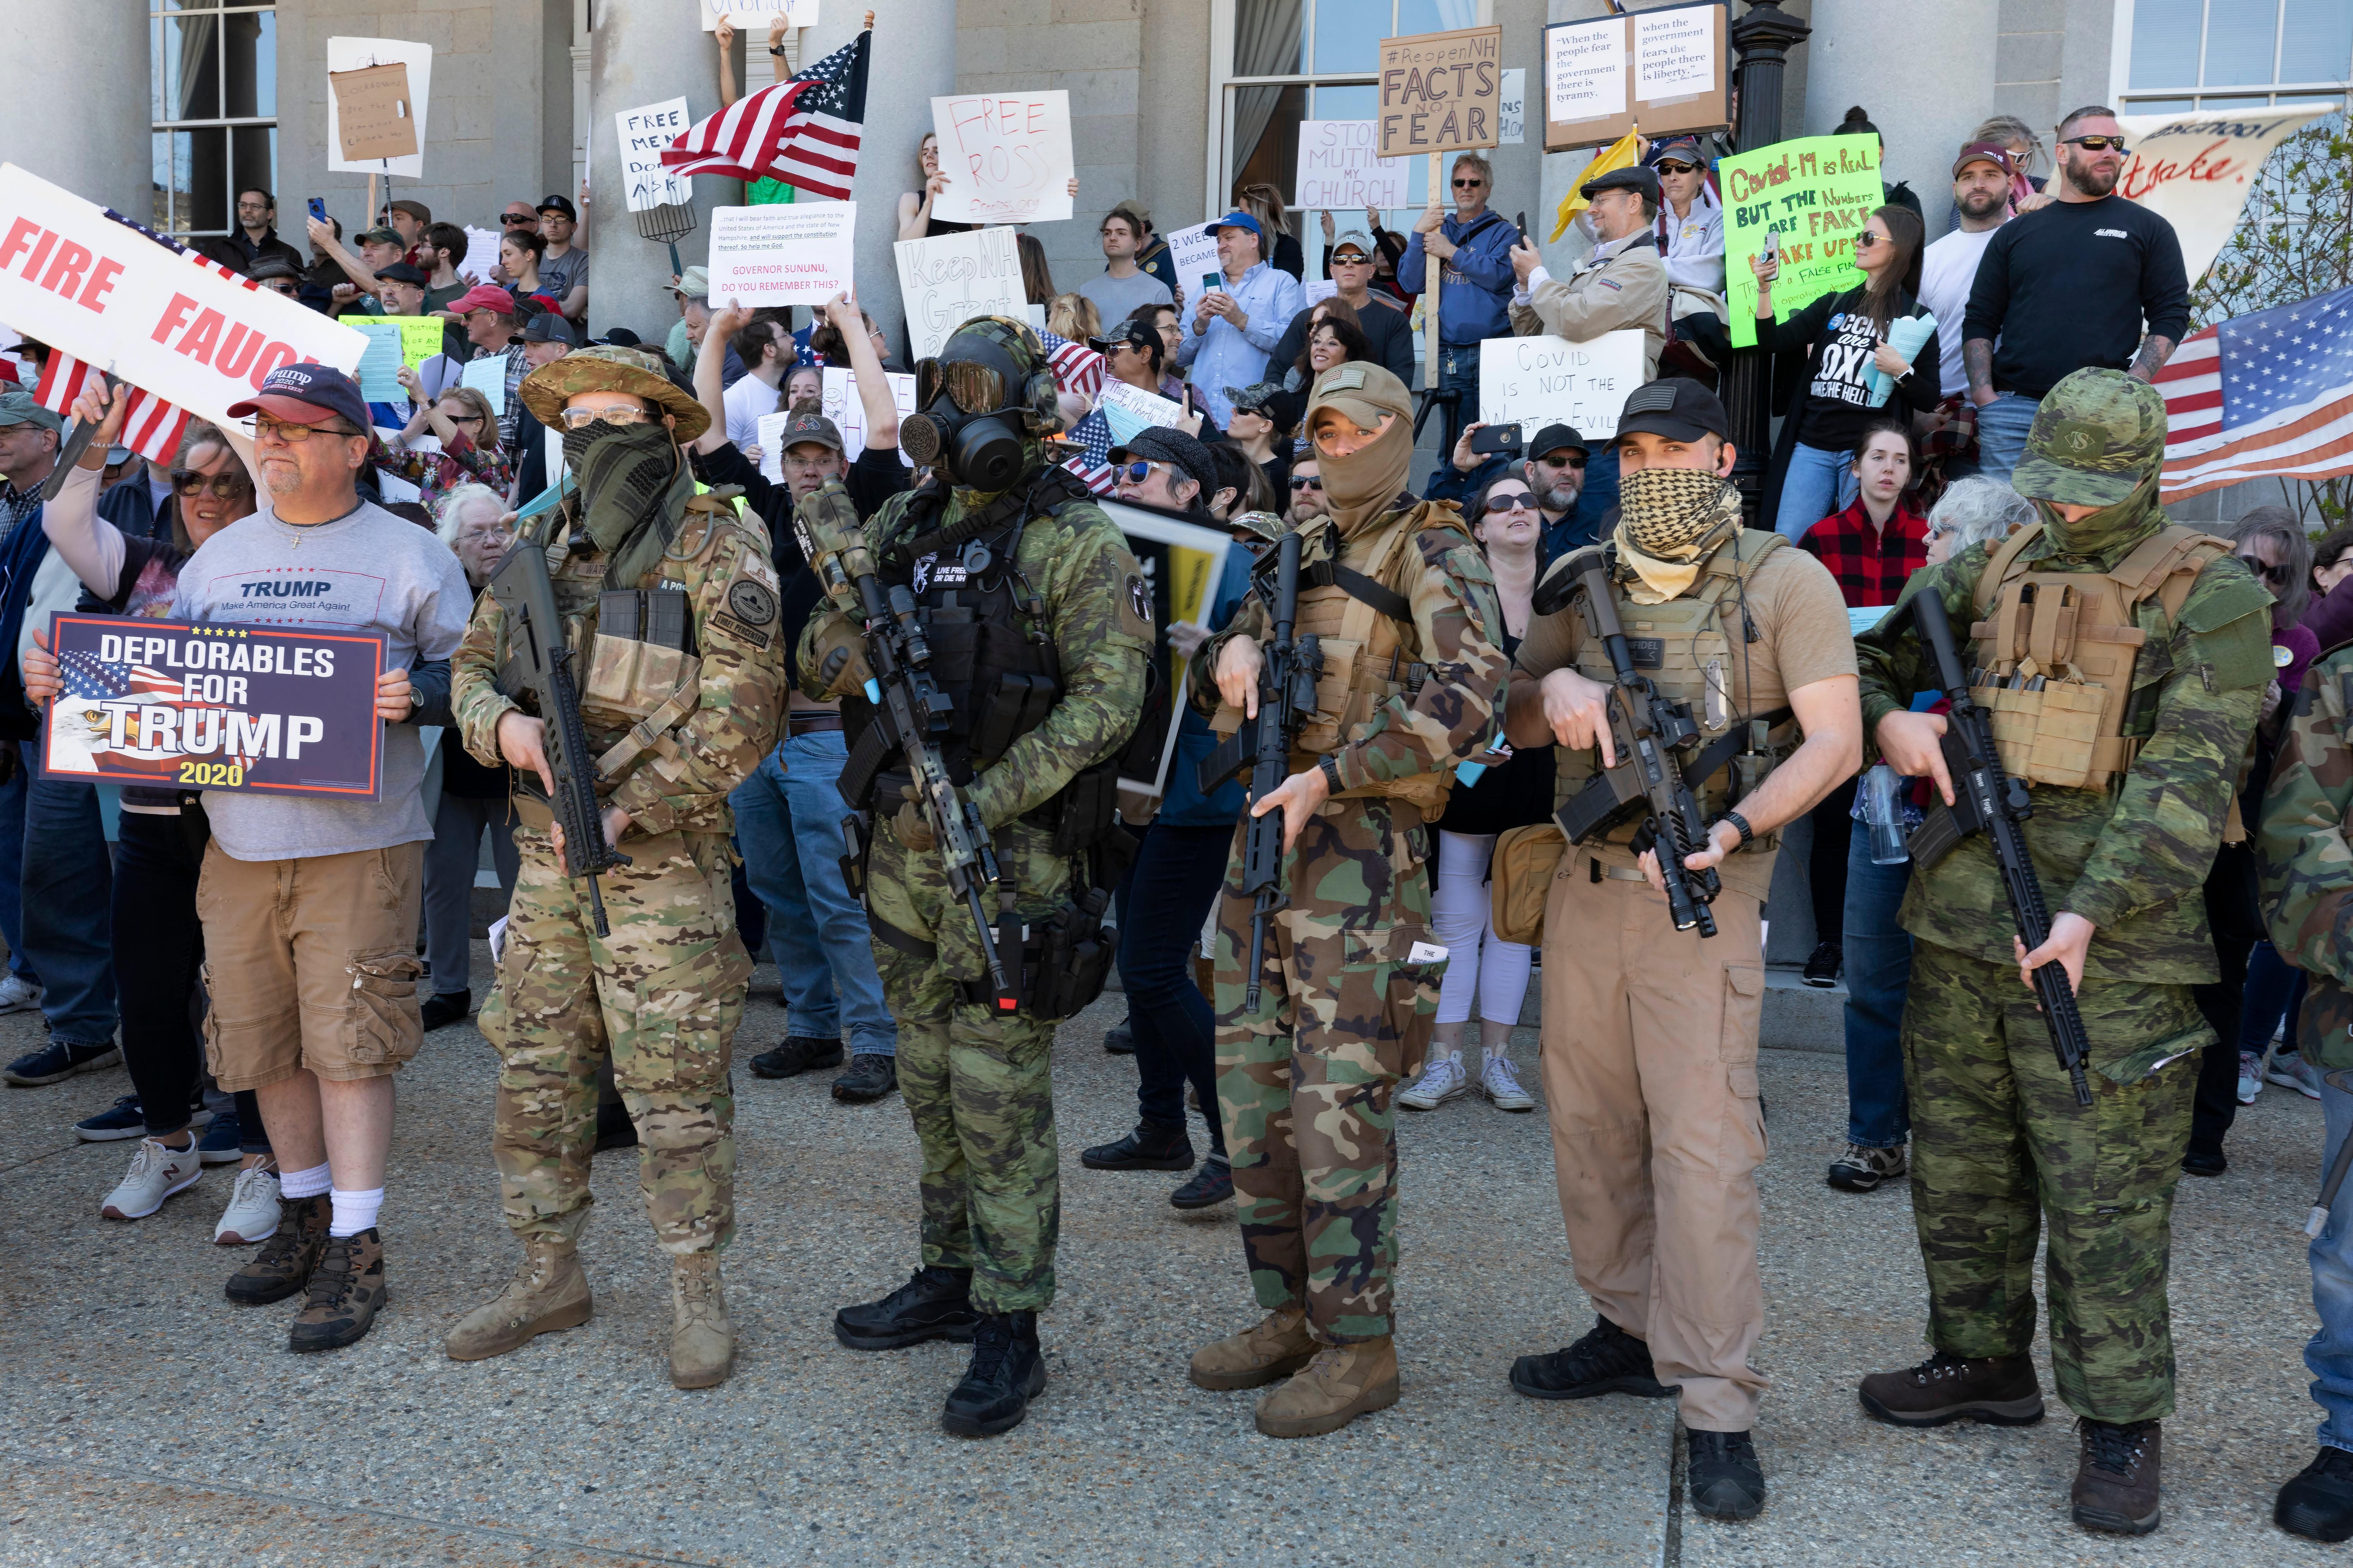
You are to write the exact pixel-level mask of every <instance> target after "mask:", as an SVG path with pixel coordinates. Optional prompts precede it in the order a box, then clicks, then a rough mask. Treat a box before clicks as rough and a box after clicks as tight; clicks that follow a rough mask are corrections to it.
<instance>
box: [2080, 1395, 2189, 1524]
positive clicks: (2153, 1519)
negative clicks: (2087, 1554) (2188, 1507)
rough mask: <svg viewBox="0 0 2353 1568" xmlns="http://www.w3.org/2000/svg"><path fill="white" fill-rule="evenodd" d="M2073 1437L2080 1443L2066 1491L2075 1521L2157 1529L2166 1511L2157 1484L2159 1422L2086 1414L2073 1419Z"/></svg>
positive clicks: (2160, 1444) (2160, 1447)
mask: <svg viewBox="0 0 2353 1568" xmlns="http://www.w3.org/2000/svg"><path fill="white" fill-rule="evenodd" d="M2075 1436H2076V1440H2077V1441H2078V1442H2080V1443H2081V1444H2082V1445H2083V1447H2084V1457H2083V1458H2082V1460H2081V1461H2079V1462H2078V1463H2077V1465H2076V1466H2075V1485H2074V1488H2073V1490H2071V1491H2070V1492H2069V1493H2068V1494H2067V1500H2068V1501H2070V1502H2072V1503H2073V1504H2074V1506H2075V1522H2076V1523H2077V1524H2080V1525H2082V1526H2083V1527H2084V1529H2085V1530H2102V1531H2110V1532H2112V1533H2114V1534H2116V1535H2147V1533H2148V1532H2149V1531H2152V1530H2155V1529H2156V1528H2157V1527H2158V1524H2159V1523H2160V1522H2161V1521H2162V1520H2163V1517H2164V1512H2165V1510H2164V1506H2163V1503H2164V1498H2163V1489H2162V1488H2160V1487H2159V1486H2158V1460H2159V1459H2161V1458H2163V1457H2164V1452H2165V1447H2164V1441H2165V1440H2164V1434H2163V1433H2162V1432H2160V1431H2159V1430H2158V1424H2157V1423H2156V1422H2154V1421H2134V1422H2130V1423H2128V1424H2126V1425H2125V1426H2116V1424H2114V1423H2112V1422H2107V1421H2094V1420H2093V1419H2091V1418H2090V1417H2089V1416H2085V1417H2084V1419H2082V1420H2080V1421H2078V1422H2076V1423H2075Z"/></svg>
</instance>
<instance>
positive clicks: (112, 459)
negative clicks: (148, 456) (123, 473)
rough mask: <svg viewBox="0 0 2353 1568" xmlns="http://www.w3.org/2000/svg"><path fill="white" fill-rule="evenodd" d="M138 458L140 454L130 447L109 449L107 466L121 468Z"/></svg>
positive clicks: (107, 451) (107, 450)
mask: <svg viewBox="0 0 2353 1568" xmlns="http://www.w3.org/2000/svg"><path fill="white" fill-rule="evenodd" d="M136 456H138V454H137V453H135V452H133V451H132V449H131V448H130V447H108V448H107V449H106V466H107V467H108V468H121V467H122V465H123V464H125V463H127V462H129V461H130V460H131V459H132V458H134V457H136Z"/></svg>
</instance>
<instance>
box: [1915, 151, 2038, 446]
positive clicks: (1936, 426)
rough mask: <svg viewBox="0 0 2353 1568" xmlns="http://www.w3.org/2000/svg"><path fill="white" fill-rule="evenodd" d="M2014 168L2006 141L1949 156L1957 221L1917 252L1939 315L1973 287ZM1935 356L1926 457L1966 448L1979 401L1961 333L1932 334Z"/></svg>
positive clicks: (2006, 201)
mask: <svg viewBox="0 0 2353 1568" xmlns="http://www.w3.org/2000/svg"><path fill="white" fill-rule="evenodd" d="M2017 173H2018V165H2017V163H2015V162H2014V161H2013V160H2012V159H2011V158H2010V152H2009V150H2008V149H2007V148H2005V147H2002V146H2000V145H1999V144H1998V143H1995V142H1971V143H1969V144H1968V146H1966V147H1964V148H1962V149H1961V155H1960V157H1959V158H1957V159H1956V160H1955V161H1954V163H1953V210H1954V213H1955V214H1956V215H1957V219H1958V221H1959V224H1960V226H1959V227H1958V228H1957V229H1955V230H1954V231H1953V232H1952V233H1950V234H1948V235H1947V236H1945V237H1944V238H1942V239H1940V240H1938V241H1936V244H1934V245H1932V246H1930V247H1928V248H1927V249H1926V250H1925V251H1923V252H1921V253H1920V289H1919V300H1920V303H1921V304H1923V305H1925V306H1926V307H1927V308H1928V313H1929V314H1930V315H1932V316H1934V317H1936V320H1937V321H1939V322H1952V321H1961V320H1962V319H1963V318H1964V317H1966V316H1967V314H1968V308H1969V292H1970V290H1971V289H1973V288H1974V287H1975V286H1976V283H1977V276H1978V262H1980V261H1982V260H1983V259H1984V258H1985V253H1986V247H1987V246H1989V245H1990V244H1991V243H1993V236H1994V231H1995V230H1996V229H1998V228H2000V226H2002V225H2003V224H2005V223H2007V222H2009V221H2010V191H2011V189H2012V188H2013V185H2014V183H2015V180H2016V176H2017ZM1936 356H1937V359H1938V360H1939V362H1940V363H1939V365H1938V369H1939V372H1940V379H1939V383H1938V387H1937V395H1938V396H1939V397H1940V398H1941V399H1942V400H1943V401H1942V402H1941V404H1940V405H1938V407H1937V409H1936V413H1935V414H1934V415H1933V416H1930V419H1931V423H1930V424H1929V425H1928V426H1927V427H1926V429H1927V435H1926V440H1925V441H1924V443H1923V445H1924V447H1926V452H1925V454H1924V455H1925V456H1926V457H1929V458H1936V457H1940V456H1947V455H1948V454H1968V453H1969V452H1970V449H1971V447H1972V446H1973V444H1974V441H1975V437H1976V433H1977V408H1976V405H1974V404H1972V403H1971V402H1970V401H1969V398H1968V392H1969V375H1968V368H1967V367H1966V366H1965V365H1964V364H1963V363H1962V356H1961V334H1960V333H1959V332H1957V331H1940V332H1938V333H1937V334H1936ZM1944 471H1945V474H1946V476H1947V478H1949V479H1958V478H1960V477H1961V476H1963V475H1965V474H1970V473H1974V472H1976V471H1977V466H1976V464H1975V463H1974V462H1965V461H1963V460H1961V459H1960V458H1949V459H1948V460H1947V462H1946V464H1945V470H1944Z"/></svg>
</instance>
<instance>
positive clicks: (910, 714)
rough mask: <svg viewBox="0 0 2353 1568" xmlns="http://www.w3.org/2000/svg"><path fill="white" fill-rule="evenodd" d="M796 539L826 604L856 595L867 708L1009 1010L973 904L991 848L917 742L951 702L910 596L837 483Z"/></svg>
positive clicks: (927, 749) (984, 924)
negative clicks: (894, 751)
mask: <svg viewBox="0 0 2353 1568" xmlns="http://www.w3.org/2000/svg"><path fill="white" fill-rule="evenodd" d="M793 532H794V534H795V535H796V536H797V539H798V541H799V543H800V547H801V553H802V555H803V556H805V557H806V558H807V561H808V563H809V565H810V567H811V568H812V569H813V570H815V571H816V573H817V574H818V582H819V584H822V585H823V587H824V588H825V590H826V594H827V596H828V597H829V598H830V597H833V596H834V595H836V593H837V591H838V590H843V589H847V590H849V591H850V592H853V593H855V594H856V595H857V596H858V603H859V605H860V609H861V611H862V612H863V615H864V621H863V631H864V637H865V641H866V664H867V668H868V669H869V670H871V674H870V675H869V676H868V677H867V678H866V700H867V701H869V702H871V703H872V704H873V705H874V708H875V716H874V721H875V722H876V723H878V724H885V725H888V726H889V729H888V731H887V738H888V739H889V740H890V742H891V743H892V745H894V746H896V747H898V748H899V749H900V750H901V751H902V752H904V753H905V755H906V759H907V771H908V772H909V773H912V774H913V776H914V781H915V799H916V803H917V805H918V806H919V807H920V809H921V810H922V811H923V819H924V821H925V822H927V823H929V824H930V825H931V829H932V837H933V838H934V840H935V841H936V842H937V844H938V847H939V851H940V857H941V859H942V860H943V861H944V863H945V865H946V867H947V874H948V889H949V890H950V891H951V892H953V893H955V895H956V896H957V897H958V898H960V899H962V900H964V901H965V908H967V909H969V910H971V911H972V923H973V929H974V930H975V931H977V932H978V933H979V936H980V956H981V958H982V960H983V961H984V962H986V963H987V965H988V981H989V984H991V985H993V986H995V987H996V992H997V1007H998V1009H999V1010H1000V1011H1005V1012H1010V1011H1011V1010H1012V1009H1013V1008H1014V1007H1016V1006H1017V1005H1018V997H1016V996H1015V994H1014V992H1013V987H1012V986H1011V985H1010V984H1008V983H1007V980H1006V976H1005V963H1004V960H1003V959H1002V958H1001V957H1000V956H999V955H998V953H997V942H996V939H995V938H994V937H993V936H992V935H991V934H990V931H989V927H988V910H987V907H986V906H985V905H984V904H983V903H982V901H981V896H980V895H981V889H982V888H983V887H986V886H992V885H994V884H995V883H996V881H997V852H996V850H995V849H994V848H993V847H990V845H989V842H988V829H987V826H985V825H984V824H983V823H982V822H981V820H980V811H979V809H978V808H977V807H976V806H975V805H973V804H972V803H971V802H970V801H968V800H966V799H965V798H964V797H963V796H962V795H958V794H957V793H956V787H955V783H954V782H953V781H952V780H950V779H949V777H948V770H947V763H945V762H944V760H943V759H942V758H941V756H940V749H939V748H938V747H937V746H935V745H934V744H932V743H931V742H928V741H927V740H925V739H924V737H925V736H927V735H929V734H930V733H931V732H932V731H933V730H934V729H936V728H939V727H941V726H944V724H946V723H947V721H948V715H949V713H950V711H951V710H953V708H954V706H955V704H954V702H953V700H951V699H950V698H949V697H948V696H947V694H946V693H945V692H943V691H942V690H941V689H939V685H938V683H937V682H936V681H934V679H932V646H931V643H930V641H929V640H928V639H927V638H925V637H924V636H923V619H922V616H920V615H919V614H918V613H917V611H916V607H915V595H914V593H913V590H912V589H910V588H908V587H907V586H905V585H904V584H895V585H893V586H892V587H891V588H890V589H888V590H885V589H884V587H883V586H882V583H881V579H880V578H879V577H877V576H876V575H875V573H874V557H873V555H872V554H871V552H869V551H868V550H867V548H866V534H865V531H864V530H863V529H862V528H861V527H860V525H859V522H858V513H857V510H856V509H855V508H854V507H853V506H852V505H851V503H850V500H849V491H848V490H847V489H844V488H843V486H842V484H841V481H840V480H839V479H828V480H827V481H826V484H825V488H824V489H821V490H819V491H818V492H817V493H816V494H814V495H811V496H808V497H807V498H805V499H804V500H802V501H801V503H800V504H799V505H798V506H797V507H796V508H794V510H793Z"/></svg>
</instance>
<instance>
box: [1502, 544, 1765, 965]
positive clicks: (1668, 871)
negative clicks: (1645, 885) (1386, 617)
mask: <svg viewBox="0 0 2353 1568" xmlns="http://www.w3.org/2000/svg"><path fill="white" fill-rule="evenodd" d="M1545 576H1546V584H1547V585H1549V586H1551V587H1552V589H1553V592H1552V593H1551V594H1550V595H1545V596H1544V597H1543V598H1542V600H1541V602H1539V603H1538V605H1537V606H1536V608H1537V610H1538V612H1539V613H1540V614H1544V615H1551V614H1553V613H1554V612H1555V611H1557V610H1559V609H1561V608H1563V607H1565V606H1566V605H1567V603H1568V602H1569V600H1570V599H1572V598H1575V599H1582V600H1584V601H1585V615H1586V620H1587V623H1588V626H1591V628H1592V630H1593V631H1594V633H1595V634H1596V635H1597V636H1599V637H1600V638H1601V647H1602V649H1603V651H1604V652H1606V653H1607V654H1608V655H1609V668H1610V669H1611V671H1612V672H1613V673H1614V676H1615V679H1614V680H1613V682H1612V683H1611V686H1610V688H1609V740H1610V749H1611V750H1612V751H1613V752H1615V753H1616V755H1617V758H1618V761H1617V763H1616V765H1614V766H1612V767H1609V768H1607V769H1604V770H1603V771H1602V773H1600V774H1599V775H1598V776H1597V777H1596V778H1594V779H1593V781H1592V782H1591V783H1589V784H1587V785H1586V786H1585V787H1584V788H1583V789H1582V790H1580V791H1578V792H1577V795H1575V796H1574V797H1573V798H1572V799H1570V800H1569V801H1568V803H1567V805H1563V806H1562V807H1561V808H1560V809H1559V810H1558V811H1557V812H1556V813H1554V814H1553V819H1554V820H1555V821H1556V822H1557V823H1559V824H1560V830H1561V832H1562V833H1563V834H1565V835H1566V836H1567V838H1568V841H1569V842H1570V843H1571V844H1582V843H1584V842H1585V841H1586V840H1588V839H1589V838H1593V837H1599V835H1601V834H1604V833H1608V832H1609V830H1610V829H1612V828H1614V827H1616V826H1619V825H1620V823H1622V822H1624V821H1626V819H1627V818H1629V817H1630V816H1633V815H1634V813H1635V812H1637V811H1641V810H1645V809H1647V811H1648V816H1646V818H1645V819H1644V821H1643V824H1642V827H1641V832H1639V833H1637V834H1636V835H1635V837H1634V844H1635V849H1636V853H1638V854H1639V853H1640V852H1641V850H1642V849H1644V848H1652V849H1656V850H1657V851H1658V855H1659V872H1660V875H1661V877H1662V879H1663V880H1664V881H1665V882H1666V885H1667V913H1668V915H1669V917H1670V918H1671V919H1672V921H1674V927H1675V929H1676V930H1677V931H1689V930H1691V929H1692V928H1693V927H1694V926H1696V927H1698V928H1699V934H1700V935H1701V936H1703V937H1710V936H1714V935H1715V914H1714V913H1713V912H1711V911H1710V910H1709V909H1708V907H1707V906H1708V905H1709V904H1711V903H1713V902H1714V901H1715V895H1716V894H1717V893H1718V892H1720V891H1721V890H1722V889H1723V883H1722V881H1721V880H1720V879H1718V878H1717V876H1716V874H1715V871H1714V870H1712V869H1711V870H1704V871H1694V870H1693V869H1691V868H1689V867H1687V866H1685V865H1684V864H1683V862H1684V860H1685V859H1686V858H1689V857H1690V856H1692V855H1694V854H1696V853H1697V852H1698V851H1699V850H1700V848H1701V847H1704V845H1705V844H1706V842H1707V824H1706V823H1705V822H1704V821H1703V820H1702V819H1701V817H1700V814H1699V801H1698V799H1697V797H1696V796H1694V795H1693V794H1692V783H1693V781H1694V778H1696V779H1698V780H1702V781H1704V780H1705V778H1706V777H1707V776H1708V774H1709V773H1714V772H1715V771H1716V769H1717V768H1719V767H1721V766H1723V765H1724V763H1723V761H1716V762H1714V763H1712V764H1711V765H1708V766H1706V767H1705V769H1704V771H1702V772H1697V773H1694V772H1693V771H1692V770H1691V769H1687V768H1686V767H1685V766H1684V765H1683V763H1682V762H1681V761H1679V760H1678V759H1679V758H1680V757H1681V756H1682V755H1683V753H1685V752H1694V751H1696V750H1697V748H1698V745H1699V729H1698V726H1696V725H1694V723H1693V722H1692V718H1691V708H1690V706H1689V704H1687V703H1681V702H1670V701H1669V700H1667V699H1666V698H1664V697H1662V696H1661V695H1660V694H1659V689H1658V688H1657V687H1655V686H1653V685H1651V678H1650V677H1649V676H1647V675H1644V674H1643V673H1642V672H1641V670H1640V669H1639V668H1636V667H1635V664H1634V655H1633V651H1632V650H1631V649H1630V648H1629V647H1627V644H1626V631H1625V628H1624V627H1623V626H1620V624H1619V621H1618V606H1617V604H1616V602H1615V600H1613V599H1612V598H1611V596H1610V590H1609V552H1607V551H1605V550H1604V549H1603V548H1602V547H1601V546H1599V545H1588V546H1587V547H1586V548H1584V549H1582V550H1578V551H1575V552H1571V553H1570V554H1569V556H1568V557H1567V559H1566V560H1565V561H1563V562H1562V563H1560V564H1559V565H1558V566H1556V567H1555V568H1554V569H1553V570H1552V571H1550V572H1547V573H1546V574H1545ZM1564 590H1565V591H1564ZM1734 744H1735V745H1736V744H1737V742H1734ZM1714 755H1715V752H1713V751H1710V752H1700V753H1699V755H1698V757H1697V759H1695V763H1694V765H1696V764H1697V763H1708V761H1709V759H1710V758H1711V757H1713V756H1714ZM1728 760H1729V758H1728V756H1726V757H1725V761H1728ZM1645 839H1647V840H1648V841H1649V842H1648V843H1645V842H1644V840H1645Z"/></svg>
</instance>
